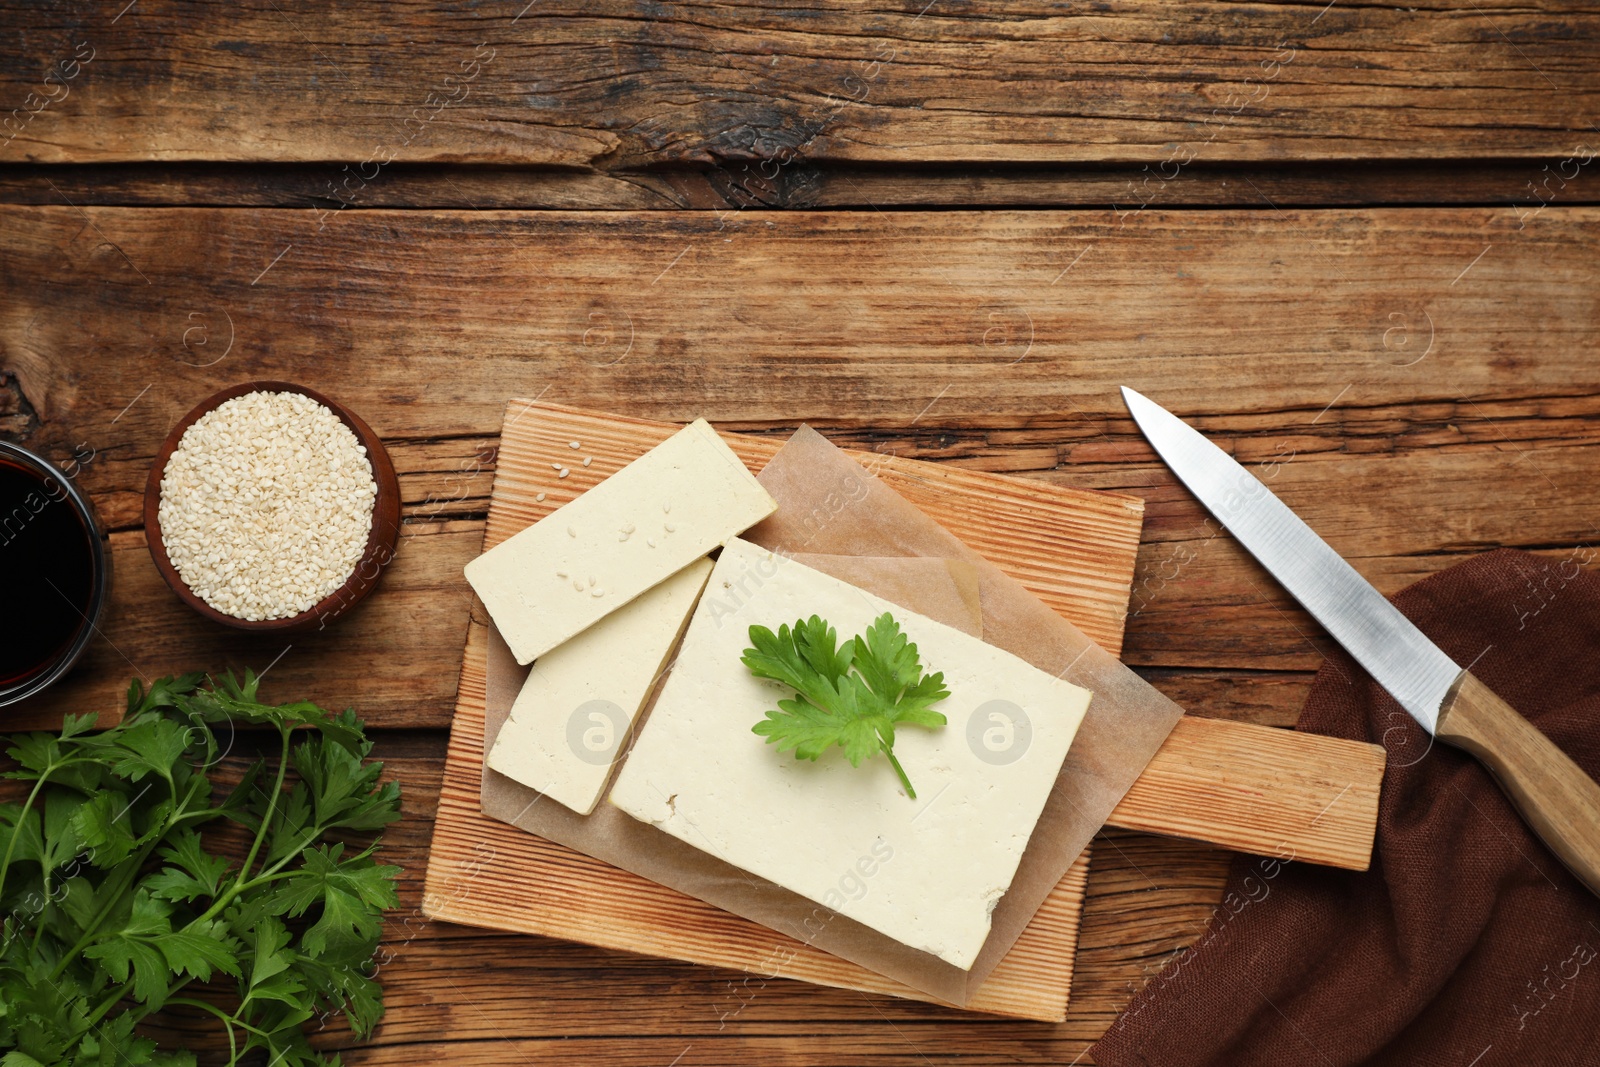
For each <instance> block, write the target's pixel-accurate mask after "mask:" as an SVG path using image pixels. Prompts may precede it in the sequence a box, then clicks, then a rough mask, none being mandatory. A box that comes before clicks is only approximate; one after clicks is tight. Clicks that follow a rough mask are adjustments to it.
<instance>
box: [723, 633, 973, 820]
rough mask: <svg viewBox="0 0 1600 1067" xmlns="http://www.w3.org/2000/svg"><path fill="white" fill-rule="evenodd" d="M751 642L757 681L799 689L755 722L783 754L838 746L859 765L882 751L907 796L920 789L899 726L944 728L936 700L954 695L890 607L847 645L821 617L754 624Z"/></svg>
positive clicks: (749, 662)
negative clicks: (904, 755)
mask: <svg viewBox="0 0 1600 1067" xmlns="http://www.w3.org/2000/svg"><path fill="white" fill-rule="evenodd" d="M750 644H751V645H752V646H754V647H752V648H747V649H745V650H744V655H743V656H742V657H741V662H743V663H744V665H745V666H746V667H748V668H749V669H750V673H752V674H754V675H755V676H756V677H757V678H768V679H771V680H772V681H775V682H781V683H782V684H784V685H786V686H788V687H789V688H790V689H793V690H794V691H795V696H794V697H793V698H790V699H786V700H780V701H778V707H777V709H776V710H769V711H768V712H767V715H766V718H764V719H762V720H761V721H760V722H758V723H756V724H755V726H753V727H751V730H752V732H753V733H755V734H757V735H758V736H760V737H765V738H766V739H767V743H768V744H775V745H777V746H778V751H779V752H785V751H788V750H789V749H793V750H794V755H795V758H796V759H809V760H814V759H816V758H818V757H819V756H821V755H822V754H823V753H824V752H826V751H827V750H828V749H829V748H832V747H833V746H834V745H838V746H839V747H840V748H842V749H844V753H845V756H846V758H848V759H849V760H850V763H851V765H852V766H856V767H859V766H861V764H862V763H863V762H864V761H866V760H868V759H870V758H871V757H872V756H873V755H875V754H876V753H878V752H882V753H883V754H884V755H885V756H887V757H888V758H889V763H890V765H891V766H893V767H894V770H895V773H896V774H897V775H899V776H900V783H901V784H902V785H904V786H905V787H906V795H907V796H908V797H910V798H911V799H913V800H915V799H916V796H917V792H916V790H915V789H913V788H912V787H911V779H909V778H907V777H906V772H905V768H903V767H901V766H900V761H899V760H898V759H896V758H895V755H894V730H895V726H896V725H897V724H899V723H911V724H913V725H916V726H926V727H930V728H931V727H939V726H943V725H944V724H945V721H946V720H945V717H944V716H943V715H942V714H940V713H939V712H937V711H933V710H932V705H933V704H935V703H937V702H938V701H940V700H943V699H944V698H945V697H947V696H949V695H950V691H949V690H947V689H946V688H945V687H944V674H943V673H936V674H929V675H924V674H923V673H922V663H921V660H920V659H919V657H918V655H917V646H916V645H914V644H912V643H911V642H910V641H909V640H907V638H906V636H905V634H904V633H902V632H901V631H900V624H899V623H897V622H896V621H895V620H894V616H893V615H891V614H889V613H888V612H884V613H883V614H882V615H880V616H878V617H877V618H876V619H874V620H873V622H872V625H871V626H869V627H868V628H867V632H866V633H865V634H862V635H860V636H858V637H854V638H851V639H850V640H848V641H846V642H845V643H844V644H842V645H841V644H839V636H838V633H837V632H836V631H835V630H834V628H833V627H832V626H830V625H828V623H827V622H825V621H824V620H822V619H821V618H819V617H818V616H816V615H813V616H811V618H809V619H797V620H796V621H795V624H794V626H793V627H792V628H791V627H789V626H787V625H784V626H779V627H778V632H777V633H773V632H772V631H771V630H769V629H767V628H766V627H765V626H752V627H750Z"/></svg>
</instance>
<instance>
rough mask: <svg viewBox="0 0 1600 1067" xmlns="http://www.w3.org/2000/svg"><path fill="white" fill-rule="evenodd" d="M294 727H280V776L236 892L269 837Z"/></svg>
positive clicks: (240, 871) (234, 886)
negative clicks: (281, 748) (281, 747)
mask: <svg viewBox="0 0 1600 1067" xmlns="http://www.w3.org/2000/svg"><path fill="white" fill-rule="evenodd" d="M292 729H293V727H292V726H290V725H289V724H287V723H285V724H283V725H280V726H279V727H278V733H279V734H280V735H282V737H283V751H282V752H281V753H280V754H279V756H278V777H277V780H276V781H274V782H273V783H272V795H271V796H269V797H268V798H267V811H266V814H265V815H263V816H261V829H259V830H257V831H256V839H255V842H254V843H253V844H252V845H251V846H250V854H249V855H247V856H246V857H245V858H244V863H242V864H240V865H239V877H238V879H237V880H235V881H234V883H233V889H234V893H235V894H237V893H238V891H239V887H240V886H242V885H244V883H245V879H247V878H249V877H250V865H251V864H253V863H255V861H256V853H258V852H260V851H261V845H262V842H264V841H266V839H267V831H268V830H270V829H271V828H272V816H273V814H274V812H276V811H277V808H278V797H279V796H280V795H282V793H283V778H284V775H286V774H288V773H289V735H290V733H291V731H292Z"/></svg>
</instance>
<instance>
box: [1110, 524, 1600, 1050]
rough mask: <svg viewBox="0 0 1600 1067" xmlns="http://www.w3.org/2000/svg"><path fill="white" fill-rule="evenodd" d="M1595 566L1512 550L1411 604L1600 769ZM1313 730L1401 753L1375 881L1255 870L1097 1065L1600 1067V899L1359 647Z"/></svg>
mask: <svg viewBox="0 0 1600 1067" xmlns="http://www.w3.org/2000/svg"><path fill="white" fill-rule="evenodd" d="M1582 555H1583V554H1580V556H1582ZM1580 556H1574V557H1568V558H1567V559H1556V558H1550V557H1543V556H1534V555H1530V554H1528V553H1525V552H1515V551H1510V550H1501V551H1497V552H1492V553H1489V554H1488V555H1484V556H1479V557H1476V558H1474V559H1472V560H1469V561H1467V562H1465V563H1461V564H1458V565H1457V566H1455V567H1452V568H1450V569H1449V570H1447V571H1444V572H1442V573H1440V574H1436V575H1434V576H1432V577H1430V578H1427V579H1425V580H1423V581H1421V582H1418V583H1417V584H1415V585H1413V586H1411V587H1410V588H1408V589H1406V590H1405V591H1404V592H1402V593H1400V594H1399V595H1398V596H1396V597H1395V598H1394V602H1395V604H1396V606H1398V607H1399V608H1400V610H1401V611H1402V612H1404V613H1405V614H1406V615H1407V616H1408V617H1409V618H1410V619H1411V620H1412V621H1413V622H1415V623H1416V624H1417V625H1418V627H1420V628H1421V629H1422V631H1423V632H1424V633H1426V634H1427V635H1428V636H1429V637H1431V638H1432V639H1433V640H1434V641H1435V642H1436V643H1437V644H1438V645H1439V647H1440V648H1442V649H1444V651H1445V652H1446V653H1447V654H1449V655H1450V656H1451V657H1452V658H1454V659H1455V661H1456V662H1457V663H1462V664H1471V665H1472V672H1473V674H1475V675H1476V676H1477V677H1478V678H1479V679H1481V680H1482V681H1483V682H1484V683H1485V684H1486V685H1488V686H1489V688H1490V689H1492V690H1494V691H1495V692H1496V693H1498V694H1499V695H1500V696H1501V697H1502V698H1503V699H1505V700H1507V701H1508V702H1510V703H1511V705H1512V706H1513V707H1515V708H1517V709H1518V710H1519V711H1521V712H1522V713H1523V714H1524V715H1526V716H1527V717H1528V718H1529V719H1531V720H1532V721H1533V722H1534V723H1535V724H1536V725H1537V726H1538V727H1539V729H1541V730H1543V731H1544V732H1545V733H1546V734H1547V735H1548V736H1549V737H1550V739H1551V740H1552V741H1554V742H1555V743H1556V744H1557V745H1559V746H1560V747H1561V748H1562V749H1564V750H1565V751H1566V752H1567V753H1568V754H1569V755H1571V756H1572V758H1573V759H1575V760H1577V762H1578V763H1579V764H1580V765H1581V766H1582V767H1583V768H1584V769H1585V770H1586V771H1588V772H1589V773H1590V774H1591V775H1596V776H1600V656H1597V655H1596V652H1597V651H1600V576H1596V575H1587V574H1580V573H1579V567H1578V559H1579V558H1580ZM1298 728H1299V729H1301V730H1308V731H1311V732H1313V733H1320V734H1331V735H1333V736H1337V737H1350V738H1356V739H1359V740H1363V741H1370V742H1374V743H1377V744H1382V745H1384V746H1385V748H1387V749H1388V753H1389V761H1388V767H1387V768H1386V770H1385V773H1384V780H1383V793H1382V796H1381V799H1380V802H1379V807H1378V836H1377V843H1376V848H1375V851H1374V854H1373V861H1372V867H1371V869H1370V870H1368V871H1364V872H1351V871H1335V870H1331V869H1328V868H1319V867H1312V866H1308V865H1305V864H1297V863H1279V862H1277V861H1274V860H1262V859H1259V858H1252V857H1243V856H1241V857H1239V858H1237V859H1235V861H1234V864H1233V868H1232V871H1231V872H1230V875H1229V878H1228V884H1227V887H1226V890H1225V891H1224V895H1223V901H1222V903H1221V904H1220V905H1219V906H1218V909H1217V911H1216V912H1215V913H1213V917H1212V921H1211V925H1210V927H1209V928H1208V929H1207V930H1206V931H1205V933H1204V934H1202V935H1201V937H1200V938H1199V940H1198V941H1197V942H1196V943H1195V945H1194V946H1193V947H1192V948H1191V949H1189V950H1188V951H1186V952H1184V953H1182V954H1180V955H1178V956H1177V957H1176V958H1173V959H1171V960H1170V961H1169V962H1168V963H1167V966H1166V968H1165V969H1164V970H1163V971H1162V972H1161V973H1160V974H1159V975H1158V976H1157V977H1156V978H1154V979H1153V980H1152V981H1151V982H1150V983H1149V984H1148V985H1147V986H1146V987H1145V989H1144V990H1143V991H1142V992H1141V993H1140V994H1139V995H1138V996H1136V997H1135V998H1134V1000H1133V1002H1132V1003H1131V1004H1130V1005H1129V1006H1128V1009H1127V1011H1126V1012H1125V1013H1124V1014H1123V1015H1122V1016H1121V1018H1119V1020H1118V1021H1117V1022H1116V1023H1115V1024H1113V1026H1112V1028H1111V1030H1110V1031H1109V1032H1108V1033H1107V1034H1106V1035H1105V1037H1104V1038H1102V1039H1101V1041H1100V1043H1099V1044H1097V1045H1095V1046H1094V1048H1093V1050H1092V1055H1093V1057H1094V1061H1095V1062H1096V1063H1098V1064H1101V1065H1108V1067H1128V1065H1133V1064H1141V1065H1152V1067H1153V1065H1160V1067H1200V1065H1207V1067H1224V1065H1226V1067H1252V1065H1265V1064H1273V1065H1276V1064H1285V1065H1293V1067H1344V1065H1346V1064H1376V1065H1384V1067H1387V1065H1396V1067H1398V1065H1401V1064H1404V1065H1406V1067H1432V1065H1438V1067H1499V1065H1513V1064H1515V1065H1517V1067H1524V1065H1535V1064H1538V1065H1545V1064H1551V1065H1561V1064H1574V1065H1577V1064H1586V1065H1587V1064H1600V900H1597V899H1596V898H1595V897H1594V896H1593V895H1591V894H1590V893H1589V892H1588V891H1587V890H1586V889H1584V888H1583V886H1582V885H1580V884H1579V882H1578V881H1577V880H1576V879H1575V878H1573V877H1572V876H1571V875H1570V874H1568V873H1567V871H1566V869H1565V868H1563V867H1562V866H1561V864H1560V862H1559V861H1557V860H1556V859H1555V857H1554V856H1552V855H1551V854H1550V852H1549V851H1548V850H1546V849H1545V847H1544V846H1543V844H1541V843H1540V841H1539V839H1538V838H1537V837H1535V836H1534V834H1533V833H1532V831H1530V830H1529V829H1528V828H1527V827H1526V826H1525V825H1524V824H1523V822H1522V820H1521V819H1520V818H1519V817H1518V816H1517V813H1516V811H1515V810H1514V809H1513V808H1512V807H1511V805H1510V803H1509V802H1508V801H1507V800H1506V799H1505V797H1504V796H1503V795H1502V794H1501V792H1500V790H1499V789H1498V788H1497V787H1496V786H1495V784H1494V782H1493V780H1492V779H1491V778H1490V777H1489V774H1488V772H1487V771H1485V770H1484V769H1483V767H1482V766H1481V765H1479V764H1478V763H1477V762H1476V761H1474V760H1473V759H1472V758H1471V757H1469V756H1467V755H1466V754H1465V753H1463V752H1460V751H1458V750H1456V749H1454V748H1450V747H1448V746H1446V745H1441V744H1435V743H1433V742H1432V739H1431V738H1430V737H1429V736H1428V734H1427V733H1425V732H1424V731H1423V730H1422V729H1421V728H1420V727H1418V726H1417V725H1416V724H1415V723H1414V722H1412V720H1411V717H1410V716H1409V715H1407V714H1406V713H1405V712H1404V711H1403V710H1401V708H1400V706H1399V705H1398V704H1397V703H1395V701H1394V699H1393V698H1392V697H1390V696H1389V695H1388V693H1386V692H1384V690H1383V689H1381V688H1380V687H1379V686H1378V685H1377V684H1376V683H1375V682H1373V681H1372V680H1371V678H1369V677H1368V676H1367V674H1366V673H1365V672H1364V671H1362V670H1361V669H1360V668H1359V667H1357V666H1356V664H1355V662H1354V661H1353V660H1351V659H1350V657H1349V656H1347V655H1345V654H1344V653H1343V651H1342V650H1341V651H1339V652H1337V653H1336V654H1335V655H1334V656H1333V658H1331V659H1329V660H1328V662H1327V663H1325V664H1324V665H1323V667H1322V670H1321V671H1320V672H1319V673H1318V675H1317V679H1316V682H1315V684H1314V685H1313V686H1312V688H1311V694H1310V696H1309V697H1308V698H1307V701H1306V706H1305V710H1304V711H1303V712H1302V713H1301V715H1300V722H1299V727H1298Z"/></svg>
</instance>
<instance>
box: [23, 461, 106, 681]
mask: <svg viewBox="0 0 1600 1067" xmlns="http://www.w3.org/2000/svg"><path fill="white" fill-rule="evenodd" d="M64 481H65V478H64V476H63V475H54V476H51V477H48V478H47V477H45V476H44V475H43V474H41V473H40V472H38V471H35V470H33V469H32V468H29V467H24V466H21V465H19V464H17V463H15V462H13V461H11V460H10V459H8V458H7V457H5V456H0V690H4V689H5V688H7V687H9V686H12V685H15V684H17V683H20V682H23V681H26V680H27V679H28V678H30V677H32V676H33V675H36V674H39V673H40V672H42V671H44V670H47V669H48V668H49V667H51V666H52V665H53V664H54V663H55V662H56V661H57V660H59V659H60V658H61V656H62V655H63V654H64V653H65V652H66V651H67V650H68V649H69V648H70V647H71V645H72V642H73V639H74V638H75V637H77V635H78V632H79V630H81V629H82V628H83V627H85V626H87V625H88V622H87V613H88V610H89V602H90V599H91V597H92V596H93V592H94V576H95V562H94V554H93V549H92V547H91V542H90V535H89V531H88V530H87V529H86V528H85V526H84V524H83V521H82V519H80V518H79V516H78V513H77V511H76V510H75V509H74V508H73V506H72V501H71V499H70V498H69V497H68V495H67V490H66V488H65V486H64Z"/></svg>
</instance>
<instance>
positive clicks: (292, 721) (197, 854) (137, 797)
mask: <svg viewBox="0 0 1600 1067" xmlns="http://www.w3.org/2000/svg"><path fill="white" fill-rule="evenodd" d="M202 682H203V678H202V676H201V675H198V674H186V675H183V676H182V677H179V678H163V679H161V680H160V681H158V682H156V683H155V684H154V685H153V686H151V687H150V689H149V691H148V692H146V691H145V690H144V688H143V687H142V686H141V685H140V684H139V683H138V682H134V683H133V685H132V686H130V688H129V691H128V713H127V716H126V718H124V719H123V720H122V722H121V723H119V724H118V725H116V726H113V727H111V728H110V729H108V730H105V731H102V732H99V733H91V732H90V728H91V727H92V726H93V724H94V719H95V717H94V716H93V715H85V716H70V715H69V716H67V718H66V721H65V723H64V724H63V726H62V728H61V733H60V734H59V735H51V734H47V733H32V734H26V735H21V736H18V737H14V738H12V744H11V747H10V748H9V749H8V753H9V754H10V756H11V757H12V759H14V760H15V761H16V762H17V763H18V764H20V765H21V769H20V770H16V771H13V772H11V773H10V774H9V775H8V777H10V778H16V779H21V780H22V781H24V782H27V783H31V786H28V787H25V788H27V789H28V793H27V798H26V799H25V800H23V801H22V802H21V803H11V804H5V805H0V1049H6V1050H8V1051H7V1052H6V1054H5V1055H4V1057H3V1058H0V1064H3V1067H38V1065H40V1064H57V1063H61V1064H71V1065H73V1067H88V1065H91V1064H93V1065H96V1067H102V1065H103V1067H114V1065H120V1067H140V1065H144V1064H152V1065H178V1064H193V1063H194V1062H195V1058H194V1056H193V1054H191V1053H189V1052H170V1051H163V1050H159V1049H158V1048H157V1045H156V1042H155V1041H153V1040H151V1039H149V1038H148V1037H145V1036H142V1035H140V1034H138V1033H136V1032H135V1029H134V1028H135V1027H136V1026H137V1025H138V1023H139V1022H140V1020H142V1019H144V1018H145V1016H147V1015H149V1014H150V1013H152V1012H155V1011H158V1010H160V1009H161V1008H163V1007H166V1006H170V1005H183V1006H185V1007H187V1008H188V1009H191V1010H198V1011H201V1012H205V1013H207V1014H209V1015H211V1016H214V1017H215V1018H216V1019H217V1020H218V1022H219V1024H220V1026H221V1027H222V1028H223V1029H224V1030H225V1031H226V1035H227V1042H228V1050H229V1052H230V1054H231V1059H230V1060H229V1062H230V1063H236V1062H238V1061H239V1060H240V1059H241V1058H243V1057H245V1056H246V1054H247V1053H250V1052H252V1051H253V1050H260V1053H261V1054H262V1055H261V1058H262V1059H263V1061H264V1062H270V1063H271V1064H273V1067H299V1065H305V1064H323V1063H325V1062H330V1061H325V1060H324V1059H323V1058H322V1057H321V1056H319V1055H317V1054H316V1053H314V1052H313V1051H312V1050H311V1047H310V1045H309V1043H308V1042H307V1039H306V1036H305V1034H304V1033H303V1032H302V1024H304V1023H305V1022H306V1021H307V1020H309V1019H311V1018H312V1017H313V1016H314V1015H316V1014H318V1013H320V1012H329V1011H343V1012H344V1013H345V1014H346V1015H347V1016H348V1017H349V1019H350V1022H351V1025H352V1027H353V1028H354V1030H355V1031H356V1032H357V1033H358V1034H362V1035H365V1034H367V1033H369V1032H370V1031H371V1029H372V1027H373V1026H374V1025H375V1024H376V1023H377V1021H378V1018H379V1016H381V1015H382V1014H383V1000H382V995H381V990H380V988H379V986H378V984H377V982H376V981H374V980H373V978H372V977H370V970H371V967H370V964H371V961H372V956H373V952H374V950H375V949H376V948H377V943H378V935H379V932H380V929H381V923H382V913H383V909H385V908H388V907H393V906H394V905H395V903H396V899H395V889H394V879H395V876H396V875H397V874H399V868H398V867H385V866H379V865H378V864H377V862H376V861H375V860H374V859H373V853H374V851H375V850H376V845H373V846H371V847H368V848H365V849H360V850H357V851H354V852H353V853H347V848H346V845H345V843H343V842H340V841H330V840H328V838H329V836H330V835H335V834H336V835H341V836H342V835H345V834H348V833H351V832H356V833H363V832H370V831H376V830H379V829H380V828H382V827H383V826H384V825H386V824H388V823H390V822H393V821H394V820H395V819H397V818H399V815H400V789H399V786H398V785H396V784H394V783H393V782H389V783H384V784H379V782H378V776H379V774H380V773H381V772H382V769H383V765H382V764H380V763H373V762H367V761H366V759H365V757H366V756H367V754H368V753H369V752H370V751H371V748H372V744H371V742H370V741H367V740H366V739H365V738H364V737H363V734H362V724H361V723H360V722H359V721H358V720H357V719H356V717H355V715H354V713H352V712H351V711H349V710H346V711H344V712H342V713H340V714H338V715H332V714H329V713H327V712H324V711H323V710H322V709H321V708H319V707H317V706H316V705H315V704H311V703H307V702H299V703H293V704H281V705H277V706H272V705H267V704H262V703H260V702H258V701H257V699H256V678H255V677H254V675H252V674H250V673H249V672H246V674H245V680H244V684H243V685H240V684H238V683H237V682H236V681H235V679H234V678H233V677H232V675H229V676H227V677H225V678H223V679H220V680H218V681H215V682H212V683H210V684H207V685H203V684H202ZM225 724H231V725H229V731H230V732H229V734H228V737H229V738H230V739H231V737H232V733H231V730H232V726H235V725H236V726H241V727H259V728H267V729H270V730H275V731H276V732H277V734H278V739H279V742H280V746H281V750H280V755H279V758H278V760H277V763H276V766H269V765H268V764H267V763H266V762H265V761H260V762H257V763H255V764H254V765H253V766H251V767H250V768H249V769H248V770H247V771H246V772H245V774H244V777H243V780H242V781H240V782H239V784H238V785H236V786H234V787H233V789H231V790H229V791H227V792H226V794H225V795H222V796H220V797H219V796H218V795H217V794H218V792H219V790H218V789H217V787H216V786H215V785H214V783H213V782H212V781H211V779H210V778H209V777H208V775H207V771H208V770H210V769H211V768H213V767H215V766H216V765H217V763H218V762H219V760H220V759H221V757H222V756H223V755H224V754H225V753H223V752H220V751H219V748H218V743H217V736H216V733H215V732H214V730H213V727H214V726H220V725H225ZM299 727H309V729H306V730H300V729H297V728H299ZM268 736H270V734H269V735H268ZM291 770H292V771H293V772H294V779H293V781H292V784H289V785H286V781H288V780H289V772H290V771H291ZM225 822H227V823H233V824H236V825H237V826H238V827H242V828H243V829H242V831H239V830H235V831H234V832H235V833H236V834H237V835H239V836H241V837H243V838H244V839H246V840H248V841H249V842H250V843H249V846H248V851H247V852H246V853H245V855H244V857H243V859H242V861H235V860H231V859H228V858H226V857H225V856H222V855H215V854H213V853H212V852H211V850H210V849H209V848H208V847H207V843H206V841H205V840H204V839H203V838H202V837H201V831H202V829H203V828H205V827H207V826H208V825H211V826H212V827H213V829H224V828H225V826H224V823H225ZM331 1062H333V1063H337V1057H335V1058H334V1060H332V1061H331Z"/></svg>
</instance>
